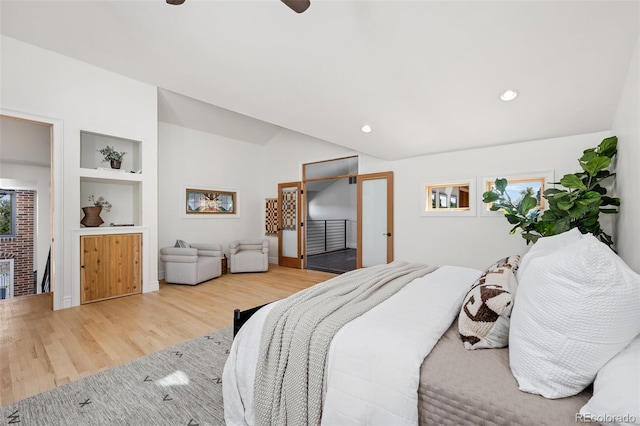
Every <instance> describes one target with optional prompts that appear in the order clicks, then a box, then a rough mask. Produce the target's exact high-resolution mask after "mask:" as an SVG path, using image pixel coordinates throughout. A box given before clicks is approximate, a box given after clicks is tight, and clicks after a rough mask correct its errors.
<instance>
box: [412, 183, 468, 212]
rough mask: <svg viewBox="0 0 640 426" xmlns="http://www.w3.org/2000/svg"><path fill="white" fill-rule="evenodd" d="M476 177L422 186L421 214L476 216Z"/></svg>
mask: <svg viewBox="0 0 640 426" xmlns="http://www.w3.org/2000/svg"><path fill="white" fill-rule="evenodd" d="M475 182H476V179H475V178H469V179H456V180H450V181H438V182H432V183H426V184H424V185H422V186H421V192H422V196H421V201H420V215H421V216H475V214H476V211H475V206H476V203H475Z"/></svg>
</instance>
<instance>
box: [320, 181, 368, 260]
mask: <svg viewBox="0 0 640 426" xmlns="http://www.w3.org/2000/svg"><path fill="white" fill-rule="evenodd" d="M357 189H358V185H356V184H349V179H348V178H342V179H336V180H335V182H334V183H332V184H331V185H329V186H328V187H326V188H324V189H323V190H322V191H318V192H307V205H308V210H307V216H308V217H309V219H311V220H331V219H340V220H342V219H346V220H347V221H348V222H347V235H346V237H347V247H348V248H356V247H357V245H358V241H357V219H358V217H357V216H358V198H357V196H358V191H357Z"/></svg>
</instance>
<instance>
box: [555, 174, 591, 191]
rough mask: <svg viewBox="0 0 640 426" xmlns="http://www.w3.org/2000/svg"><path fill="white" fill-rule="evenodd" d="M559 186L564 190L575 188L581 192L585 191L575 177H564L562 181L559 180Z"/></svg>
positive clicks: (580, 181)
mask: <svg viewBox="0 0 640 426" xmlns="http://www.w3.org/2000/svg"><path fill="white" fill-rule="evenodd" d="M560 184H561V185H562V186H564V187H565V188H576V189H581V190H583V191H586V190H587V187H586V186H585V184H584V183H582V180H580V178H579V177H578V176H576V175H564V176H563V177H562V179H560Z"/></svg>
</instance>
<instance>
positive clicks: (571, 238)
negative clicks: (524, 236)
mask: <svg viewBox="0 0 640 426" xmlns="http://www.w3.org/2000/svg"><path fill="white" fill-rule="evenodd" d="M582 237H583V235H582V233H581V232H580V230H579V229H578V228H571V229H570V230H568V231H566V232H563V233H562V234H558V235H552V236H550V237H543V238H540V239H538V241H537V242H536V243H535V244H534V245H533V246H532V247H531V248H530V249H529V251H528V252H527V253H526V254H525V255H524V256H523V257H522V260H521V261H520V267H519V268H518V273H517V274H516V278H518V281H520V280H522V276H523V275H524V271H525V270H526V269H527V267H528V266H529V263H531V261H532V260H533V259H535V258H537V257H541V256H546V255H548V254H551V253H553V252H554V251H556V250H560V249H561V248H563V247H565V246H567V245H569V244H572V243H575V242H576V241H578V240H581V239H582Z"/></svg>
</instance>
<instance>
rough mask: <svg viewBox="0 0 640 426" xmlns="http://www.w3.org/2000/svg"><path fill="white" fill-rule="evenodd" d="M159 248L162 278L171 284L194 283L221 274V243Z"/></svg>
mask: <svg viewBox="0 0 640 426" xmlns="http://www.w3.org/2000/svg"><path fill="white" fill-rule="evenodd" d="M190 246H191V247H189V248H183V247H165V248H162V249H160V260H162V261H163V262H164V279H165V281H166V282H168V283H171V284H189V285H196V284H199V283H201V282H204V281H208V280H210V279H213V278H216V277H219V276H220V275H222V264H221V261H222V245H221V244H191V245H190Z"/></svg>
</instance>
